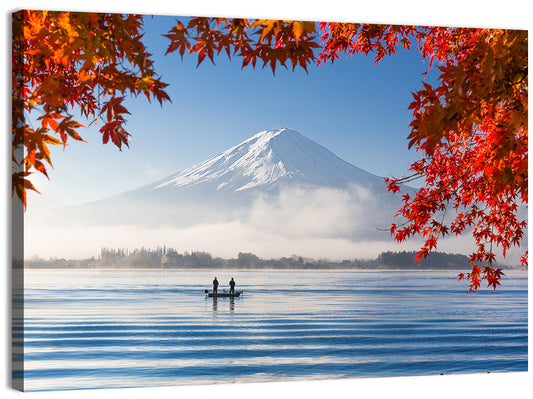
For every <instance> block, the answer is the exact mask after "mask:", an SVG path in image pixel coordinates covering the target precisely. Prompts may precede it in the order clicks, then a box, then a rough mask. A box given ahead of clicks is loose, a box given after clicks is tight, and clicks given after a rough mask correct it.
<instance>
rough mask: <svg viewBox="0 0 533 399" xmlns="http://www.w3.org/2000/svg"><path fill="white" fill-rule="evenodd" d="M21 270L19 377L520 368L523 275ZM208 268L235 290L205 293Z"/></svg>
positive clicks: (145, 380)
mask: <svg viewBox="0 0 533 399" xmlns="http://www.w3.org/2000/svg"><path fill="white" fill-rule="evenodd" d="M456 275H457V273H456V272H454V271H451V272H450V271H447V272H422V273H421V272H399V271H391V272H377V271H278V270H276V271H242V270H234V271H227V270H225V271H221V270H218V271H205V270H203V271H192V270H186V271H183V270H180V271H177V270H171V271H160V270H127V271H111V270H91V271H75V270H67V271H65V270H61V271H58V270H31V271H26V274H25V285H26V289H25V327H24V378H25V381H24V389H25V390H28V391H30V390H62V389H76V388H110V387H136V386H158V385H184V384H203V383H218V382H225V383H228V382H251V381H253V382H258V381H281V380H294V379H300V380H301V379H324V378H343V377H375V376H400V375H402V376H403V375H431V374H440V373H444V374H449V373H465V372H466V373H470V372H488V371H490V372H502V371H527V274H526V272H514V273H510V274H509V275H508V276H507V277H506V278H505V280H504V284H503V288H502V289H500V290H497V291H496V292H494V291H491V290H487V289H484V290H481V291H480V292H478V293H477V294H471V295H470V294H468V293H467V289H466V285H464V284H463V283H458V282H457V278H456ZM215 276H217V277H218V279H219V281H220V283H221V286H220V287H219V290H220V289H221V288H226V289H228V287H227V283H228V282H229V279H230V278H231V277H234V278H235V280H236V282H237V289H238V290H239V289H240V290H244V291H245V292H244V296H243V298H238V299H235V300H230V299H226V298H223V299H218V300H213V299H207V298H205V295H204V293H203V290H204V289H205V288H210V287H209V286H210V282H211V281H212V279H213V277H215Z"/></svg>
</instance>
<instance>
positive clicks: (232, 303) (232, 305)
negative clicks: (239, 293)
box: [205, 295, 240, 312]
mask: <svg viewBox="0 0 533 399" xmlns="http://www.w3.org/2000/svg"><path fill="white" fill-rule="evenodd" d="M205 300H206V301H213V311H215V312H216V311H217V310H218V301H219V298H216V297H215V298H209V297H208V296H207V295H206V297H205ZM220 300H221V301H222V302H228V303H229V310H230V312H233V311H234V310H235V298H231V297H230V298H220ZM237 300H240V298H237Z"/></svg>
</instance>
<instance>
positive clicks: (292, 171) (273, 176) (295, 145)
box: [154, 128, 382, 191]
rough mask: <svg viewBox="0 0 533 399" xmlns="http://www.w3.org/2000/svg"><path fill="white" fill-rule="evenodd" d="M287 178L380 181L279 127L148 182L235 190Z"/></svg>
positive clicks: (324, 181)
mask: <svg viewBox="0 0 533 399" xmlns="http://www.w3.org/2000/svg"><path fill="white" fill-rule="evenodd" d="M291 180H292V181H295V182H299V183H310V184H320V185H328V186H337V185H345V184H346V183H349V182H357V183H358V184H364V185H369V184H375V183H376V182H377V181H379V182H382V179H381V178H379V177H378V176H374V175H372V174H370V173H368V172H365V171H363V170H362V169H359V168H357V167H355V166H353V165H351V164H349V163H347V162H345V161H343V160H342V159H340V158H339V157H337V156H336V155H335V154H333V153H332V152H331V151H329V150H327V149H326V148H324V147H323V146H321V145H320V144H318V143H316V142H314V141H312V140H310V139H308V138H306V137H304V136H303V135H301V134H300V133H298V132H296V131H294V130H291V129H287V128H283V129H273V130H265V131H262V132H259V133H257V134H256V135H254V136H252V137H250V138H249V139H247V140H245V141H243V142H242V143H240V144H238V145H236V146H235V147H232V148H230V149H228V150H226V151H224V152H223V153H222V154H220V155H218V156H216V157H213V158H211V159H208V160H207V161H204V162H201V163H199V164H196V165H194V166H192V167H191V168H188V169H185V170H182V171H180V172H178V173H176V174H175V175H173V176H170V177H168V178H166V179H163V180H162V181H160V182H158V184H157V185H156V186H155V187H154V188H155V189H160V188H163V187H169V186H175V187H188V186H193V185H197V184H214V185H216V189H217V190H231V191H241V190H247V189H250V188H254V187H259V186H265V185H268V184H272V183H274V182H283V181H291Z"/></svg>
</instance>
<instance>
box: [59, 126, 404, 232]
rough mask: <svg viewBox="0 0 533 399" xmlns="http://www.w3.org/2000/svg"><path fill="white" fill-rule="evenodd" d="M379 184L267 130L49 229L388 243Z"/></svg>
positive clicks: (310, 144)
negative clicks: (208, 231)
mask: <svg viewBox="0 0 533 399" xmlns="http://www.w3.org/2000/svg"><path fill="white" fill-rule="evenodd" d="M400 206H401V204H400V200H399V198H398V197H397V196H392V195H391V194H389V193H388V192H387V191H386V188H385V185H384V183H383V179H382V178H381V177H379V176H376V175H373V174H371V173H368V172H366V171H364V170H363V169H360V168H358V167H356V166H354V165H352V164H350V163H348V162H346V161H344V160H342V159H341V158H339V157H338V156H336V155H335V154H333V153H332V152H331V151H329V150H328V149H326V148H324V147H323V146H321V145H319V144H317V143H316V142H314V141H312V140H309V139H308V138H306V137H304V136H302V135H301V134H300V133H298V132H296V131H293V130H289V129H279V130H267V131H263V132H260V133H258V134H256V135H254V136H253V137H251V138H249V139H247V140H245V141H243V142H242V143H240V144H239V145H236V146H234V147H232V148H230V149H228V150H227V151H224V152H223V153H222V154H220V155H217V156H215V157H213V158H210V159H208V160H206V161H204V162H201V163H198V164H197V165H194V166H192V167H190V168H188V169H185V170H182V171H180V172H178V173H176V174H174V175H172V176H169V177H167V178H164V179H161V180H159V181H156V182H154V183H151V184H148V185H145V186H143V187H140V188H138V189H135V190H131V191H128V192H124V193H122V194H119V195H115V196H113V197H110V198H106V199H104V200H100V201H95V202H91V203H87V204H84V205H81V206H77V207H72V208H70V209H67V210H65V209H63V210H62V211H61V213H60V215H56V216H54V220H55V222H54V223H64V224H70V225H72V224H81V225H84V226H94V225H100V226H114V225H130V226H136V227H139V226H145V227H148V228H156V229H157V228H159V229H160V228H162V227H169V228H176V227H179V228H183V227H186V226H194V225H212V224H221V223H222V224H223V223H234V222H237V223H240V224H245V225H247V226H248V225H250V226H254V229H260V230H263V231H264V230H269V231H271V232H272V234H277V232H278V231H281V230H283V231H284V232H285V233H287V234H291V235H292V236H298V235H313V234H315V235H320V236H324V237H325V236H338V235H340V236H342V237H345V238H349V239H354V238H357V237H364V238H365V239H371V238H373V237H376V236H379V237H383V236H386V237H387V238H388V237H389V234H388V233H384V230H378V229H388V227H389V226H390V222H391V217H392V215H393V214H394V212H395V211H396V210H397V209H399V208H400Z"/></svg>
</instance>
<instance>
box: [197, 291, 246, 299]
mask: <svg viewBox="0 0 533 399" xmlns="http://www.w3.org/2000/svg"><path fill="white" fill-rule="evenodd" d="M204 292H205V295H206V297H208V298H237V297H239V296H241V294H242V293H243V292H244V291H235V293H233V294H230V293H229V292H217V293H216V294H213V293H212V292H209V291H208V290H205V291H204Z"/></svg>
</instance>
